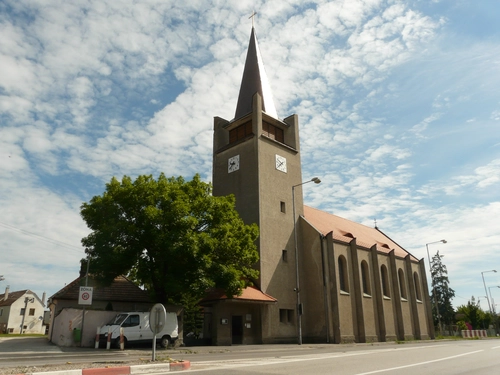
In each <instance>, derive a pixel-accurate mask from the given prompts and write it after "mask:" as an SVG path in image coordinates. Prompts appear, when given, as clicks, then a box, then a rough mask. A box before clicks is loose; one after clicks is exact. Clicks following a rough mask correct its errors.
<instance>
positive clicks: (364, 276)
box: [361, 260, 372, 295]
mask: <svg viewBox="0 0 500 375" xmlns="http://www.w3.org/2000/svg"><path fill="white" fill-rule="evenodd" d="M361 282H362V284H363V293H364V294H367V295H371V294H372V293H371V288H370V271H369V270H368V263H366V260H363V261H362V262H361Z"/></svg>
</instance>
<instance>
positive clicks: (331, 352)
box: [0, 337, 500, 375]
mask: <svg viewBox="0 0 500 375" xmlns="http://www.w3.org/2000/svg"><path fill="white" fill-rule="evenodd" d="M157 355H158V356H166V355H168V356H170V357H172V358H175V359H184V360H189V361H190V362H191V370H190V372H199V373H201V374H214V373H217V374H223V375H224V374H241V375H250V374H252V375H255V374H290V375H294V374H318V375H320V374H336V375H347V374H349V375H354V374H356V375H368V374H401V373H404V375H413V374H418V375H421V374H440V375H441V374H442V375H447V374H450V375H452V374H453V375H457V374H479V375H481V374H497V373H500V340H497V339H488V340H458V341H414V342H406V343H403V344H396V343H375V344H353V345H333V344H313V345H309V344H304V345H301V346H299V345H249V346H246V345H241V346H228V347H214V346H212V347H190V348H180V349H179V350H173V349H168V350H158V351H157ZM137 358H151V348H148V347H136V348H132V349H129V350H125V351H123V352H122V351H119V350H111V351H107V350H104V349H99V350H95V349H88V348H59V347H57V346H55V345H52V344H50V343H48V341H47V339H46V338H44V337H41V338H29V337H27V338H0V367H11V366H14V365H19V364H21V363H22V364H24V365H43V364H57V363H66V362H72V363H81V362H100V361H103V362H104V361H116V362H120V363H122V362H123V363H126V362H127V361H130V360H134V359H137ZM0 373H1V370H0Z"/></svg>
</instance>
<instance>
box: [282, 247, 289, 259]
mask: <svg viewBox="0 0 500 375" xmlns="http://www.w3.org/2000/svg"><path fill="white" fill-rule="evenodd" d="M281 259H283V262H288V251H287V250H286V249H285V250H282V251H281Z"/></svg>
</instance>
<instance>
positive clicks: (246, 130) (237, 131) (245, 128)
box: [229, 121, 253, 144]
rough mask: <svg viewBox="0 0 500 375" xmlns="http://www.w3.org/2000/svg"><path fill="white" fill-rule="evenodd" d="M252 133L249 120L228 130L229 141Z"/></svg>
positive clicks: (234, 140) (231, 141)
mask: <svg viewBox="0 0 500 375" xmlns="http://www.w3.org/2000/svg"><path fill="white" fill-rule="evenodd" d="M252 134H253V133H252V122H251V121H249V122H247V123H245V124H242V125H240V126H238V127H236V128H234V129H232V130H230V131H229V143H230V144H231V143H235V142H237V141H239V140H240V139H243V138H246V137H247V136H249V135H252Z"/></svg>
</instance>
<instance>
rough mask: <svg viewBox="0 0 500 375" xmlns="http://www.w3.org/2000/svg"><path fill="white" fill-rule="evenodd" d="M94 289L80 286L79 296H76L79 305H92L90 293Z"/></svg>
mask: <svg viewBox="0 0 500 375" xmlns="http://www.w3.org/2000/svg"><path fill="white" fill-rule="evenodd" d="M93 290H94V288H92V287H91V286H81V287H80V294H79V295H78V304H79V305H92V292H93Z"/></svg>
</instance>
